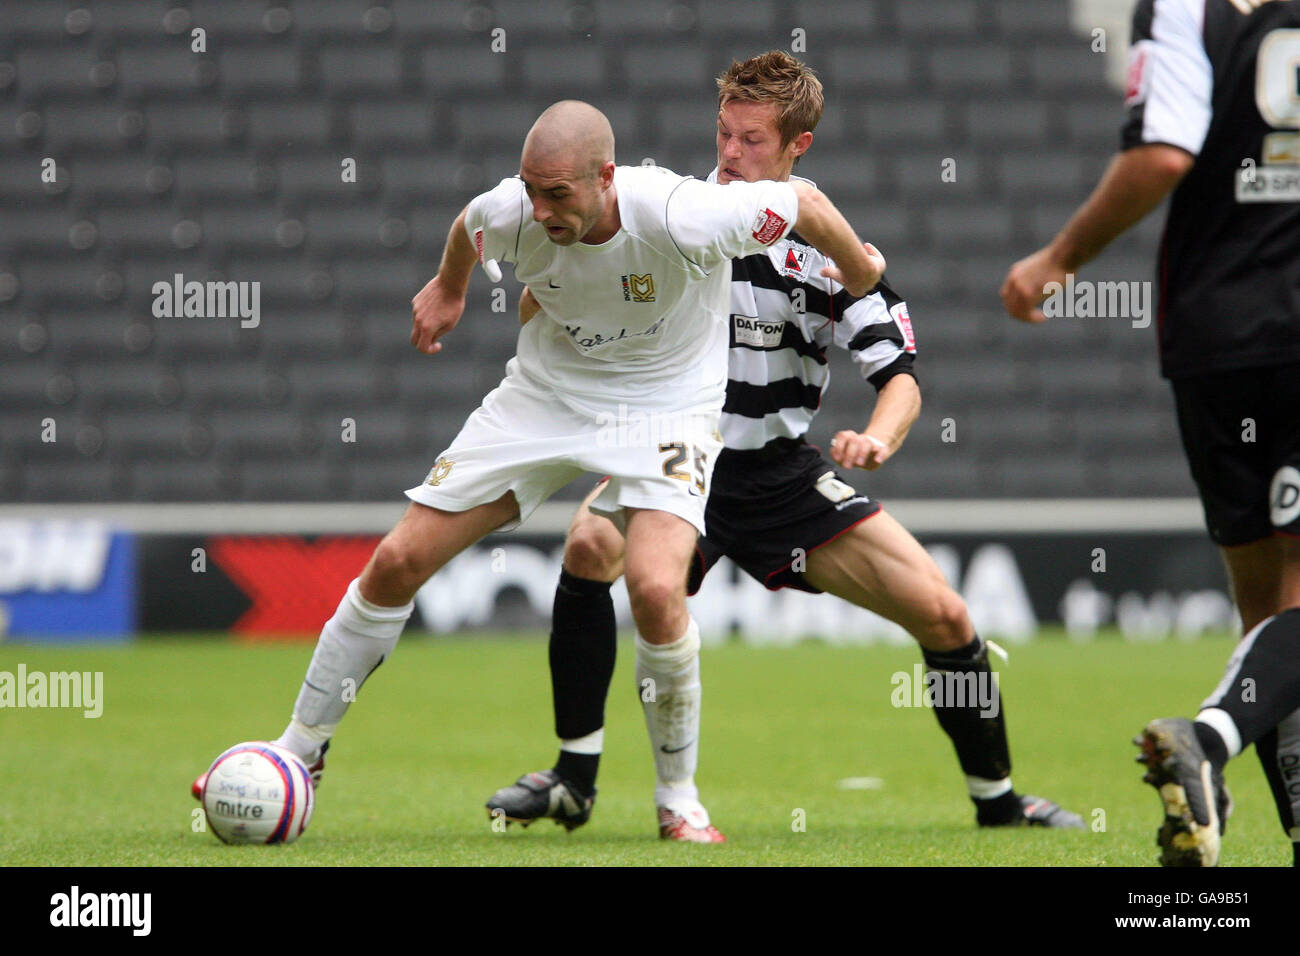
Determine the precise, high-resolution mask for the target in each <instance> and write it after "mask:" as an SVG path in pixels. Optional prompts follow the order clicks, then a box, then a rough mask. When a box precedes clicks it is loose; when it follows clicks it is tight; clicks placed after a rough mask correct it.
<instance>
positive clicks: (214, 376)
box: [0, 0, 1191, 501]
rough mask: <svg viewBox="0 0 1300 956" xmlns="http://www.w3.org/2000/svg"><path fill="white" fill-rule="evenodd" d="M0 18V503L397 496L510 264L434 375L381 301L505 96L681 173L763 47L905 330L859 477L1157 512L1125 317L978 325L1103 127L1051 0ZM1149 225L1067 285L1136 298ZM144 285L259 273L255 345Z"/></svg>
mask: <svg viewBox="0 0 1300 956" xmlns="http://www.w3.org/2000/svg"><path fill="white" fill-rule="evenodd" d="M5 24H6V27H7V28H8V29H7V32H6V35H5V38H3V39H0V350H2V351H3V354H4V359H3V362H0V497H2V498H4V499H6V500H24V501H55V500H87V501H104V500H115V499H116V500H131V501H152V500H157V501H177V500H193V501H213V500H221V499H231V498H235V499H245V500H267V501H270V500H313V501H315V500H330V499H336V498H343V499H351V500H392V501H397V500H400V493H401V490H402V489H403V488H405V487H410V486H411V485H413V484H415V483H416V482H418V481H420V480H421V479H422V477H423V475H424V474H425V473H426V472H427V470H428V467H429V466H430V464H431V463H432V460H433V458H434V457H436V455H437V454H438V453H439V452H440V451H441V450H442V449H443V448H444V447H445V446H446V444H447V443H448V442H449V441H450V440H451V439H452V437H453V436H454V435H455V434H456V432H457V431H458V430H459V429H460V427H461V425H462V423H463V422H464V419H465V417H466V415H468V414H469V413H470V412H471V411H472V410H473V409H474V408H475V407H476V406H477V405H478V404H479V403H480V401H481V400H482V398H483V396H484V394H485V393H486V392H488V391H489V390H491V389H492V388H493V387H495V386H496V385H497V383H498V382H499V381H500V379H501V377H502V375H503V374H504V370H505V365H506V362H507V361H508V360H509V359H510V357H511V356H512V355H513V353H514V350H515V345H516V340H517V336H518V329H519V327H518V324H517V321H516V318H515V309H516V305H517V302H518V297H519V287H518V283H517V282H515V280H514V278H513V275H512V270H511V269H510V268H509V267H508V266H507V267H506V268H505V273H506V275H505V278H504V279H503V281H502V282H501V284H500V289H501V290H503V291H504V293H505V298H504V304H505V311H504V312H494V311H493V310H492V302H493V299H492V295H493V291H494V286H493V284H492V283H490V282H488V281H487V279H486V278H485V277H484V276H483V275H482V274H481V272H477V271H476V273H475V275H474V278H473V279H472V281H471V285H470V290H469V296H468V307H467V309H466V313H465V316H464V318H463V319H462V321H461V323H460V325H459V326H458V328H457V329H456V330H454V332H453V333H451V335H449V336H448V338H447V339H446V340H445V343H444V345H445V349H444V352H443V353H442V354H440V355H438V356H433V357H430V356H424V355H419V354H417V353H415V352H414V350H412V349H411V347H410V345H409V341H408V336H409V334H410V321H411V319H410V314H411V304H410V302H411V298H412V296H413V295H414V294H415V293H416V292H417V291H418V290H419V289H420V287H421V286H423V284H424V283H425V282H426V281H428V279H429V278H430V277H431V276H432V275H433V273H434V271H435V270H436V268H437V263H438V256H439V254H440V253H441V250H442V246H443V243H444V241H445V239H446V236H447V231H448V229H449V228H450V226H451V224H452V221H453V220H454V219H455V217H456V215H457V214H458V213H459V212H460V210H461V209H462V208H463V207H464V205H465V204H466V202H468V201H469V199H471V198H472V197H473V196H474V195H475V194H477V193H478V192H480V191H483V190H486V189H490V188H492V187H493V186H495V185H496V184H497V182H499V181H500V180H501V179H502V178H504V177H509V176H512V175H514V174H515V173H516V172H517V170H518V162H519V149H520V144H521V139H522V136H523V133H524V131H525V130H526V129H527V128H528V127H529V126H530V125H531V123H532V122H533V120H534V118H535V117H536V115H537V113H538V112H539V111H540V110H541V109H542V108H544V107H545V106H546V105H548V104H549V103H551V102H553V101H554V100H556V99H559V98H561V97H581V98H587V99H590V100H592V101H593V102H595V103H597V104H598V105H599V106H601V107H602V108H603V109H604V110H605V111H606V112H607V114H608V115H609V117H610V120H611V123H612V125H613V127H614V130H615V135H616V139H617V143H618V158H619V160H620V161H621V162H623V163H633V164H635V163H640V162H642V160H643V159H650V160H653V161H654V162H655V163H657V164H659V165H661V166H666V167H668V168H671V169H674V170H676V171H677V172H680V173H684V174H690V175H695V176H699V177H703V176H704V175H706V174H707V173H708V171H709V170H710V169H711V168H712V167H713V166H714V164H715V161H716V151H715V145H714V121H715V117H716V110H717V103H716V88H715V85H714V77H715V76H716V75H717V74H718V73H719V72H721V71H722V70H723V69H724V68H725V67H726V66H727V64H728V63H729V62H730V59H731V57H733V56H735V57H745V56H750V55H753V54H754V53H758V52H761V51H762V50H763V49H766V48H770V47H774V46H779V47H784V48H788V47H789V46H790V45H791V44H792V43H795V42H803V43H806V44H807V49H806V52H805V53H802V54H801V55H802V56H803V57H804V58H805V59H806V60H807V62H809V63H810V64H811V65H812V66H813V67H814V68H815V69H816V70H817V71H818V73H819V75H820V76H821V78H822V81H823V82H824V84H825V87H826V92H827V106H828V109H827V113H826V116H825V118H824V119H823V121H822V124H821V126H820V127H819V128H818V129H817V132H816V138H815V145H814V147H813V149H812V151H811V152H810V153H809V154H808V156H807V157H806V158H805V159H804V160H803V161H802V162H801V163H800V164H799V166H798V167H797V169H796V172H798V173H799V174H801V175H804V176H807V177H809V178H811V179H813V180H815V181H816V182H818V183H819V184H820V186H821V187H822V188H823V189H824V190H825V191H826V192H827V193H828V194H829V195H830V196H831V197H832V198H833V199H834V200H835V201H836V202H837V204H838V205H839V206H840V208H841V209H842V210H843V211H844V213H845V215H846V217H847V218H848V219H849V220H850V221H851V222H853V223H854V224H855V226H857V228H858V229H859V231H860V232H861V234H862V235H863V237H864V238H866V239H869V240H870V241H872V242H874V243H876V244H877V245H879V246H880V247H881V249H882V250H883V251H884V252H885V254H886V256H887V257H888V259H889V262H890V269H889V281H890V283H891V284H892V285H894V286H895V287H896V288H897V289H898V290H899V291H900V292H902V293H903V294H904V295H905V296H906V297H907V299H908V302H909V305H910V308H911V314H912V317H913V321H914V323H915V334H916V338H917V341H918V343H919V347H920V355H919V359H918V364H917V374H918V376H919V378H920V381H921V383H922V390H923V395H924V405H923V410H922V413H921V418H920V419H919V420H918V422H917V424H916V426H915V427H914V428H913V430H912V434H911V437H910V438H909V439H908V443H907V445H906V446H905V448H904V451H903V453H902V454H900V455H899V456H897V457H896V458H895V459H894V460H893V461H891V462H890V463H889V465H888V466H887V467H886V468H885V469H882V470H881V471H879V472H876V473H874V474H872V475H871V476H870V477H869V478H864V479H863V482H864V484H865V485H866V486H867V487H869V488H871V489H872V491H873V493H876V494H880V495H882V496H895V497H898V496H904V497H917V496H927V495H933V496H942V497H968V498H974V497H984V496H1007V495H1015V496H1030V497H1058V496H1068V495H1148V494H1155V495H1162V494H1170V495H1182V494H1188V493H1190V491H1191V487H1190V483H1189V480H1188V478H1187V475H1186V466H1185V464H1184V463H1183V461H1182V455H1181V451H1180V447H1179V440H1178V434H1177V428H1176V424H1175V421H1174V417H1173V410H1172V401H1171V398H1170V394H1169V389H1168V385H1167V383H1165V382H1164V381H1163V380H1162V379H1160V377H1159V374H1158V371H1157V369H1156V363H1155V357H1154V337H1155V331H1154V329H1151V328H1147V329H1135V328H1133V327H1132V323H1131V317H1123V316H1121V317H1102V318H1083V317H1080V318H1065V317H1063V318H1060V319H1057V320H1054V321H1053V322H1051V323H1049V324H1048V325H1047V326H1045V327H1041V328H1028V327H1025V326H1022V325H1019V324H1016V323H1013V322H1011V320H1009V319H1008V318H1006V316H1005V315H1003V314H1002V311H1001V304H1000V301H999V299H998V288H999V286H1000V285H1001V282H1002V278H1003V276H1004V275H1005V272H1006V269H1007V267H1008V266H1009V265H1010V264H1011V263H1012V262H1014V261H1015V260H1016V259H1018V258H1019V257H1021V256H1023V255H1025V254H1026V253H1028V252H1029V251H1031V250H1032V249H1034V248H1035V247H1036V246H1037V245H1038V244H1040V243H1042V242H1044V241H1046V240H1047V239H1049V238H1051V236H1052V235H1054V234H1055V233H1056V231H1057V230H1058V229H1059V228H1060V226H1061V225H1062V223H1063V222H1064V221H1065V219H1066V217H1067V216H1068V215H1069V213H1070V212H1071V211H1072V210H1073V209H1074V207H1075V206H1076V205H1077V204H1078V203H1079V202H1080V201H1081V200H1082V199H1083V198H1084V197H1085V196H1086V194H1087V191H1088V190H1089V189H1090V188H1091V186H1092V184H1093V183H1094V182H1095V180H1096V178H1097V176H1098V175H1099V174H1100V172H1101V170H1102V169H1103V168H1104V166H1105V163H1106V161H1107V159H1108V157H1109V155H1110V154H1111V153H1112V151H1113V150H1114V149H1115V147H1116V145H1117V143H1118V131H1119V127H1120V125H1121V123H1122V122H1123V117H1124V114H1123V109H1122V102H1121V101H1122V94H1121V93H1120V92H1119V91H1116V90H1113V89H1111V88H1109V87H1108V86H1107V85H1106V83H1105V81H1104V78H1103V72H1104V70H1105V64H1104V61H1103V58H1102V57H1101V56H1100V55H1099V54H1096V53H1093V52H1092V51H1091V49H1090V42H1091V38H1090V37H1089V36H1087V35H1081V34H1076V33H1074V32H1073V31H1072V29H1071V26H1070V11H1069V4H1068V2H1066V0H947V2H945V3H922V2H919V0H911V2H909V0H806V2H805V0H701V2H691V0H627V2H622V0H561V2H557V3H536V2H534V0H391V2H386V0H310V2H309V0H276V2H275V3H270V4H261V3H227V2H225V0H193V2H192V3H190V4H187V5H185V6H173V5H172V4H171V3H169V2H166V0H87V2H86V3H84V4H60V3H53V2H51V3H11V4H9V5H8V7H7V8H6V12H5ZM196 27H202V28H203V29H204V30H205V31H206V34H207V44H208V46H207V50H206V52H195V51H193V50H192V49H191V30H193V29H194V28H196ZM494 31H504V33H497V34H495V38H496V40H497V42H498V44H499V43H501V42H504V44H505V51H504V52H493V49H492V45H493V42H494ZM800 31H802V33H800ZM1116 39H1117V38H1115V37H1110V38H1108V41H1109V42H1112V43H1113V42H1115V41H1116ZM46 156H50V157H54V158H55V159H56V160H57V171H58V175H57V178H56V181H55V182H53V183H45V182H42V181H41V179H40V175H39V173H40V160H41V159H42V158H43V157H46ZM948 159H953V160H955V161H956V180H955V181H954V182H945V181H944V180H943V178H942V175H941V174H942V171H943V168H944V167H943V164H944V162H945V160H948ZM353 163H354V164H355V174H356V175H355V181H354V182H353V181H345V178H344V175H343V172H344V169H345V168H348V167H350V166H351V165H352V164H353ZM525 215H531V212H530V211H529V210H525ZM1160 228H1161V222H1160V220H1159V217H1158V216H1156V217H1152V218H1151V219H1150V220H1148V221H1147V222H1146V223H1144V224H1143V225H1142V226H1141V227H1139V228H1138V229H1137V230H1135V232H1134V234H1133V235H1131V236H1129V237H1126V238H1125V239H1123V240H1121V241H1120V242H1118V243H1116V245H1115V247H1114V248H1113V249H1112V250H1110V251H1108V252H1107V253H1106V254H1105V255H1104V256H1102V257H1101V258H1100V259H1099V260H1098V261H1097V262H1096V263H1095V264H1093V265H1091V266H1089V268H1088V270H1087V272H1086V273H1085V276H1084V278H1086V279H1088V280H1090V281H1094V282H1096V281H1111V280H1114V281H1126V282H1128V281H1134V280H1137V281H1142V282H1150V281H1151V280H1153V279H1154V275H1155V272H1154V256H1155V249H1156V243H1157V242H1158V240H1159V233H1160ZM177 273H180V274H182V275H183V277H184V279H185V280H198V281H206V280H221V281H227V280H233V281H240V282H257V283H259V290H260V306H261V314H260V324H259V326H258V327H257V328H242V327H241V325H240V320H239V318H238V317H235V316H230V317H225V318H221V317H215V316H213V317H204V318H197V317H184V316H175V317H170V316H165V315H164V316H157V315H155V314H154V302H155V293H154V291H153V289H154V285H155V283H158V282H160V281H161V282H164V283H167V284H170V283H171V281H172V277H173V276H174V275H175V274H177ZM832 366H833V370H834V371H833V382H834V384H833V387H832V389H831V391H830V392H829V393H828V394H827V396H826V400H825V403H824V408H823V413H822V417H821V418H820V419H819V420H818V422H817V423H816V426H815V427H814V430H813V434H812V436H811V437H812V439H813V440H814V441H818V442H820V443H822V444H823V445H824V443H825V442H826V441H828V440H829V437H830V435H831V434H833V433H834V430H836V429H838V428H841V427H861V426H862V425H863V424H865V422H866V420H867V417H868V416H869V413H870V401H871V389H870V387H869V386H868V385H866V384H865V383H863V382H862V381H861V378H860V376H859V375H858V373H857V371H856V369H855V368H854V367H853V366H852V364H851V363H850V362H849V361H848V359H847V358H846V357H845V356H843V355H840V354H836V355H834V356H833V357H832ZM47 417H52V418H54V419H55V420H56V421H57V423H58V435H59V440H58V442H57V443H54V444H53V445H51V444H48V443H42V442H41V441H40V427H39V426H40V422H41V420H42V419H44V418H47ZM344 418H351V419H353V420H354V421H355V425H356V436H357V440H356V441H355V442H343V441H342V440H341V438H340V435H341V427H342V426H341V424H340V423H341V421H342V420H343V419H344ZM949 420H950V421H951V422H952V423H954V424H955V428H956V434H957V438H958V440H957V441H956V442H944V441H943V440H942V438H941V434H942V431H943V428H944V423H945V421H949ZM584 490H586V489H585V487H584V488H576V487H575V489H573V490H572V491H569V492H566V493H565V500H569V499H572V498H573V497H575V496H577V495H580V494H581V493H582V492H583V491H584Z"/></svg>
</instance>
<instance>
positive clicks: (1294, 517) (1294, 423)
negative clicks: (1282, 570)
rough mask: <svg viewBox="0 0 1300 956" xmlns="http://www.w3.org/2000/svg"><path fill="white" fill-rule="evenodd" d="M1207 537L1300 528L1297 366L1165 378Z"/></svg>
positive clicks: (1247, 537)
mask: <svg viewBox="0 0 1300 956" xmlns="http://www.w3.org/2000/svg"><path fill="white" fill-rule="evenodd" d="M1172 384H1173V387H1174V401H1175V403H1176V404H1177V406H1178V428H1179V431H1180V432H1181V433H1182V437H1183V448H1185V449H1186V450H1187V460H1188V462H1189V463H1190V464H1191V467H1192V478H1193V480H1194V481H1195V482H1196V487H1197V488H1198V489H1199V490H1200V493H1201V505H1202V506H1203V507H1204V509H1205V524H1206V526H1207V527H1208V528H1209V531H1210V537H1211V538H1213V539H1214V542H1215V543H1216V544H1218V545H1220V546H1223V547H1231V546H1233V545H1240V544H1249V543H1250V542H1252V541H1259V540H1261V539H1263V538H1267V537H1270V536H1271V535H1273V534H1275V533H1282V534H1290V535H1300V365H1297V364H1291V365H1278V366H1275V367H1271V368H1256V369H1243V370H1240V371H1234V372H1220V373H1217V374H1213V375H1197V376H1193V377H1189V378H1177V379H1173V380H1172Z"/></svg>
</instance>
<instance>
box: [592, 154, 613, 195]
mask: <svg viewBox="0 0 1300 956" xmlns="http://www.w3.org/2000/svg"><path fill="white" fill-rule="evenodd" d="M596 175H597V176H599V177H600V188H601V189H608V188H609V187H610V186H612V185H613V184H614V161H613V160H610V161H609V162H607V163H605V164H604V165H602V166H601V167H600V172H599V173H597V174H596Z"/></svg>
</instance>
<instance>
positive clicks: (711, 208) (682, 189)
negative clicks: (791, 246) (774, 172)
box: [665, 179, 799, 269]
mask: <svg viewBox="0 0 1300 956" xmlns="http://www.w3.org/2000/svg"><path fill="white" fill-rule="evenodd" d="M798 216H799V197H798V196H797V195H796V194H795V191H794V187H792V186H791V185H790V184H789V183H778V182H772V181H770V180H763V181H761V182H756V183H730V184H728V185H726V186H719V185H717V184H715V183H706V182H701V181H700V180H698V179H684V180H682V181H681V182H680V183H678V184H677V186H676V188H675V189H673V191H672V193H671V195H669V197H668V202H667V206H666V210H665V219H666V223H667V227H668V235H669V236H670V237H671V238H672V240H673V242H674V243H675V244H676V245H677V248H678V249H679V250H681V253H682V255H684V256H685V257H686V258H687V259H688V260H690V261H691V262H693V263H694V264H695V265H697V266H700V267H702V268H705V269H711V268H713V267H714V266H715V265H719V264H721V263H723V262H727V261H728V260H731V259H741V258H744V257H745V256H750V255H753V254H754V253H756V252H760V251H762V250H764V249H766V248H767V247H768V246H770V245H772V243H774V242H777V241H778V240H780V239H784V238H785V236H786V233H788V232H789V231H790V230H791V229H792V228H793V227H794V222H795V220H796V219H797V218H798Z"/></svg>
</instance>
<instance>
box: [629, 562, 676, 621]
mask: <svg viewBox="0 0 1300 956" xmlns="http://www.w3.org/2000/svg"><path fill="white" fill-rule="evenodd" d="M627 596H628V599H629V601H630V602H631V604H632V613H633V614H634V615H635V616H636V618H637V620H638V621H640V620H641V619H642V618H643V617H645V618H653V617H654V616H655V615H657V614H662V613H665V612H666V610H667V609H669V608H673V607H676V605H677V603H678V602H681V601H685V600H686V584H685V582H684V581H680V580H676V579H674V578H672V577H669V576H667V575H661V574H654V575H648V576H646V577H642V578H640V579H638V580H629V581H628V582H627Z"/></svg>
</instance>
